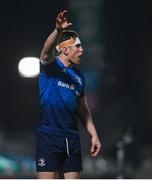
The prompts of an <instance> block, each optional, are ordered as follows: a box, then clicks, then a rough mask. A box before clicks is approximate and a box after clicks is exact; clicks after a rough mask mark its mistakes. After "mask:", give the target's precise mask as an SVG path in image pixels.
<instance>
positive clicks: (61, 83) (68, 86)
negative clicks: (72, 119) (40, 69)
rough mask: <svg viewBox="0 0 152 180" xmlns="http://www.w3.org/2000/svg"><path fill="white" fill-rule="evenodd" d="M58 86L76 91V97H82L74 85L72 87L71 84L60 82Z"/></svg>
mask: <svg viewBox="0 0 152 180" xmlns="http://www.w3.org/2000/svg"><path fill="white" fill-rule="evenodd" d="M58 86H60V87H64V88H68V89H71V90H74V91H75V93H76V95H77V96H80V93H79V92H77V91H76V90H75V85H74V84H71V85H70V84H67V83H64V82H62V81H58Z"/></svg>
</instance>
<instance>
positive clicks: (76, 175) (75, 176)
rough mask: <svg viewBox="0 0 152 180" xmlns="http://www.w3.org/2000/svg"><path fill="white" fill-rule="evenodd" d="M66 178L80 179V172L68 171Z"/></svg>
mask: <svg viewBox="0 0 152 180" xmlns="http://www.w3.org/2000/svg"><path fill="white" fill-rule="evenodd" d="M64 178H65V179H80V172H67V173H64Z"/></svg>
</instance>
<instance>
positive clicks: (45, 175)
mask: <svg viewBox="0 0 152 180" xmlns="http://www.w3.org/2000/svg"><path fill="white" fill-rule="evenodd" d="M37 178H38V179H56V178H59V176H58V172H38V173H37Z"/></svg>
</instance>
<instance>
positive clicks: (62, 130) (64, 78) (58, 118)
mask: <svg viewBox="0 0 152 180" xmlns="http://www.w3.org/2000/svg"><path fill="white" fill-rule="evenodd" d="M39 87H40V106H41V107H40V108H41V110H40V121H39V123H38V127H37V130H38V132H47V133H50V134H52V135H57V136H67V137H76V136H78V128H77V124H78V106H79V99H80V98H81V97H83V96H84V76H83V75H82V73H81V72H80V71H79V70H78V69H76V68H75V67H65V66H64V64H63V63H62V62H61V61H60V60H59V59H58V58H55V60H54V61H53V62H52V63H50V64H46V65H42V64H41V73H40V76H39Z"/></svg>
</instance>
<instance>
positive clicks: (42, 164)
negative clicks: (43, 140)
mask: <svg viewBox="0 0 152 180" xmlns="http://www.w3.org/2000/svg"><path fill="white" fill-rule="evenodd" d="M38 165H39V166H41V167H43V166H45V159H44V158H40V159H39V160H38Z"/></svg>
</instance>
